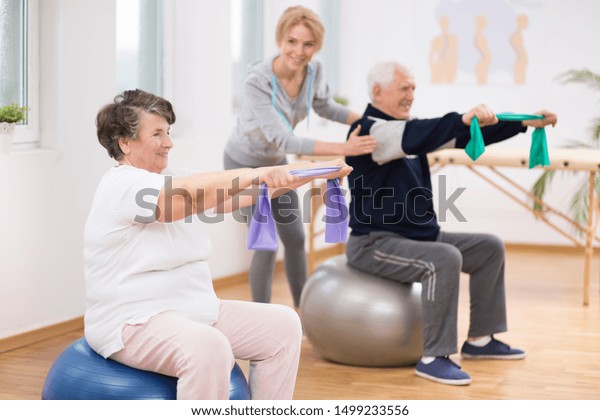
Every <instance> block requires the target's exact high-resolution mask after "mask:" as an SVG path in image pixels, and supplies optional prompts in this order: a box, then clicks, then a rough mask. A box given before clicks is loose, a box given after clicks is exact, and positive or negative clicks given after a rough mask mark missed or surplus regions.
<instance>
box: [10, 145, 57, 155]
mask: <svg viewBox="0 0 600 420" xmlns="http://www.w3.org/2000/svg"><path fill="white" fill-rule="evenodd" d="M55 152H56V149H50V148H47V147H38V146H33V145H31V144H13V145H12V150H11V151H10V152H9V153H0V156H6V157H9V156H27V155H46V154H50V153H55Z"/></svg>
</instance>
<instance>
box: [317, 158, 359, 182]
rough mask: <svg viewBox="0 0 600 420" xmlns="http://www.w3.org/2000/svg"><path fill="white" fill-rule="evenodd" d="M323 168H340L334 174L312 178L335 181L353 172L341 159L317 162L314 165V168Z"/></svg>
mask: <svg viewBox="0 0 600 420" xmlns="http://www.w3.org/2000/svg"><path fill="white" fill-rule="evenodd" d="M324 166H340V170H339V171H336V172H331V173H328V174H325V175H319V176H316V177H314V178H323V179H336V178H343V177H345V176H347V175H348V174H349V173H350V172H352V171H353V170H354V168H353V167H352V166H349V165H347V164H346V162H344V160H343V159H334V160H329V161H326V162H318V163H316V164H315V166H314V167H315V168H322V167H324Z"/></svg>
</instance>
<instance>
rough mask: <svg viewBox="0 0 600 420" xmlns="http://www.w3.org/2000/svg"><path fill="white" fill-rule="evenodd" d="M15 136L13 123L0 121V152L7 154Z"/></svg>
mask: <svg viewBox="0 0 600 420" xmlns="http://www.w3.org/2000/svg"><path fill="white" fill-rule="evenodd" d="M14 137H15V123H7V122H1V123H0V153H4V154H6V155H8V154H9V153H10V151H11V150H12V144H13V140H14Z"/></svg>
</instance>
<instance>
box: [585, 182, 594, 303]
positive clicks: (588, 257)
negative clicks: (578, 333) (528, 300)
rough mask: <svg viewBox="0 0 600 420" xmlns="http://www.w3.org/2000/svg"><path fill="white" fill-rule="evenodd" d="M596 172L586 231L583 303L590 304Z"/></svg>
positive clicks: (591, 191) (591, 188) (590, 190)
mask: <svg viewBox="0 0 600 420" xmlns="http://www.w3.org/2000/svg"><path fill="white" fill-rule="evenodd" d="M595 175H596V173H595V172H590V179H589V184H590V185H589V203H588V221H587V230H586V232H585V265H584V268H583V305H584V306H588V305H589V304H590V276H591V272H592V257H593V255H594V247H593V246H592V239H593V237H594V219H595V207H596V206H595V205H594V201H595V192H594V178H595V177H596V176H595Z"/></svg>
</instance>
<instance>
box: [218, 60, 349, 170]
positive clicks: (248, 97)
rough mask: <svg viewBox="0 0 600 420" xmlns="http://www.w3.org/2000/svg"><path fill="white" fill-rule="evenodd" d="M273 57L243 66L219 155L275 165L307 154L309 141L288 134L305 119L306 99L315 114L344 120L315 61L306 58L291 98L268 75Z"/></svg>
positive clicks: (253, 164)
mask: <svg viewBox="0 0 600 420" xmlns="http://www.w3.org/2000/svg"><path fill="white" fill-rule="evenodd" d="M276 57H277V56H273V57H270V58H267V59H264V60H262V61H259V62H258V63H256V64H254V65H252V66H251V67H250V68H249V70H248V74H247V76H246V81H245V82H244V90H243V101H242V102H243V103H242V108H241V111H240V114H239V116H238V119H237V123H236V127H235V130H234V131H233V133H232V135H231V137H230V138H229V141H228V142H227V145H226V146H225V153H226V154H227V155H228V156H229V157H230V158H231V159H233V160H234V161H236V162H237V163H239V164H242V165H245V166H250V167H257V166H272V165H277V164H279V163H280V162H281V161H283V159H284V158H285V155H286V154H288V153H293V154H306V155H311V154H312V153H313V150H314V143H315V140H314V139H309V138H306V137H300V136H297V135H295V134H294V132H293V128H294V127H295V126H296V124H298V123H299V122H300V121H302V120H303V119H304V118H305V117H307V116H308V117H310V114H309V113H310V109H309V106H308V103H309V102H310V103H311V105H312V108H313V109H314V111H315V112H316V113H317V114H318V115H320V116H321V117H323V118H327V119H329V120H333V121H337V122H341V123H346V120H347V119H348V114H349V113H350V111H349V110H348V109H347V108H345V107H343V106H341V105H339V104H338V103H336V102H335V101H334V100H333V98H332V97H331V94H330V92H329V87H328V86H327V83H326V82H325V80H324V78H323V68H322V65H321V63H319V62H318V61H311V63H310V64H309V71H308V72H307V76H306V77H305V78H304V83H303V85H302V89H301V90H300V94H299V95H298V97H297V98H296V99H294V100H291V99H290V98H289V97H288V95H287V93H286V92H285V90H284V89H283V87H282V86H281V84H280V83H279V80H278V79H277V77H276V76H275V75H274V73H273V70H272V67H273V60H274V59H275V58H276Z"/></svg>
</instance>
